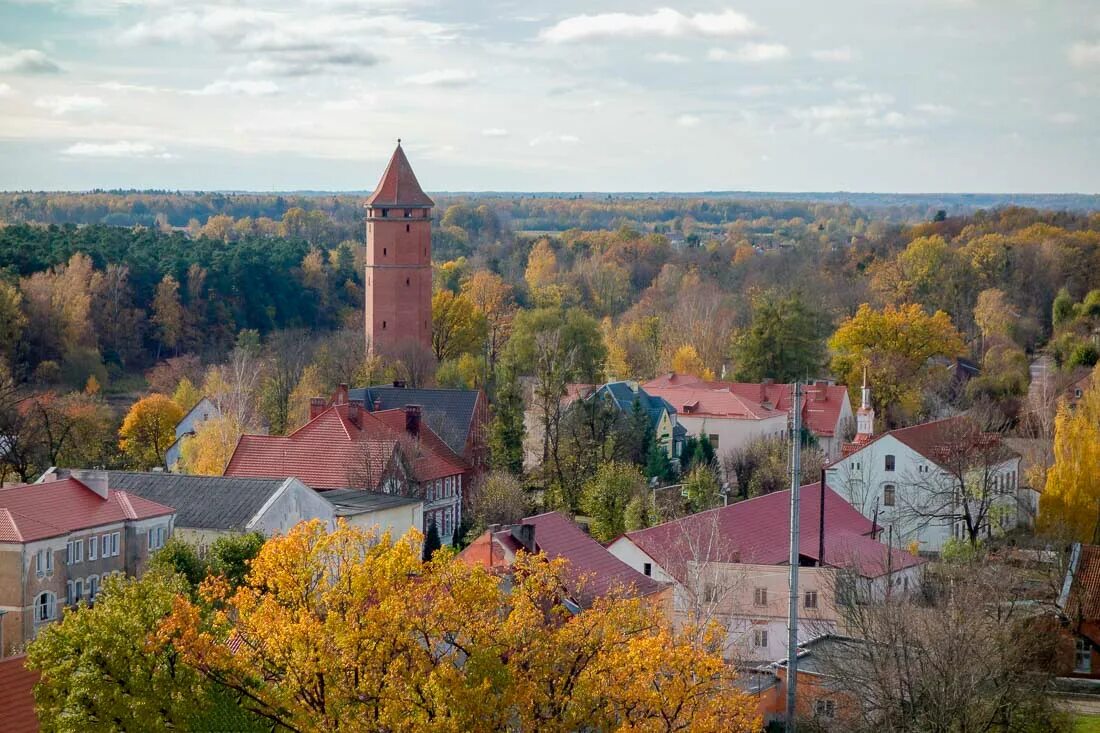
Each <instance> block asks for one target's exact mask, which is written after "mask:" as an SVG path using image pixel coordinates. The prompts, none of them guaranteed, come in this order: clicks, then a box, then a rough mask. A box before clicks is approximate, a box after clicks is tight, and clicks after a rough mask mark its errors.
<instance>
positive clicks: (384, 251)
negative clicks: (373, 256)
mask: <svg viewBox="0 0 1100 733" xmlns="http://www.w3.org/2000/svg"><path fill="white" fill-rule="evenodd" d="M382 256H383V257H385V256H386V248H385V247H383V248H382Z"/></svg>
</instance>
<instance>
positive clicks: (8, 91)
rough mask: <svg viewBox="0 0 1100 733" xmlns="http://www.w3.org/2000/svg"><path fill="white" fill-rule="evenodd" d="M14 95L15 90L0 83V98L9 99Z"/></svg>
mask: <svg viewBox="0 0 1100 733" xmlns="http://www.w3.org/2000/svg"><path fill="white" fill-rule="evenodd" d="M13 94H15V90H14V89H12V88H11V85H10V84H2V83H0V97H10V96H12V95H13Z"/></svg>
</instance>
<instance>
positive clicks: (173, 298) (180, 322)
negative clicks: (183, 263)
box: [152, 275, 184, 358]
mask: <svg viewBox="0 0 1100 733" xmlns="http://www.w3.org/2000/svg"><path fill="white" fill-rule="evenodd" d="M152 320H153V323H154V324H155V325H156V327H157V341H158V342H159V343H160V344H161V345H162V346H164V347H165V348H167V349H168V350H170V351H176V347H177V346H178V345H179V343H180V339H182V338H183V332H184V315H183V304H182V303H181V302H180V284H179V281H178V280H176V278H174V277H172V276H171V275H165V276H164V278H163V279H162V280H161V281H160V284H159V285H157V294H156V296H155V297H154V298H153V319H152ZM157 358H160V356H159V351H158V356H157Z"/></svg>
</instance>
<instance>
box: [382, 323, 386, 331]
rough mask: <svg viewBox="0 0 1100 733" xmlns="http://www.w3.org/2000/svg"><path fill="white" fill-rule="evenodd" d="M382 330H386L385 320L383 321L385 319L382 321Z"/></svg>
mask: <svg viewBox="0 0 1100 733" xmlns="http://www.w3.org/2000/svg"><path fill="white" fill-rule="evenodd" d="M382 330H383V331H385V330H386V322H385V321H382Z"/></svg>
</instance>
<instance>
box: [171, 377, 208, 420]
mask: <svg viewBox="0 0 1100 733" xmlns="http://www.w3.org/2000/svg"><path fill="white" fill-rule="evenodd" d="M201 399H202V393H201V392H199V390H198V387H196V386H195V384H194V383H193V382H192V381H191V380H190V379H188V378H187V377H184V378H183V379H181V380H180V381H179V384H177V385H176V391H175V392H173V393H172V401H173V402H175V403H176V404H177V405H179V406H180V409H181V410H183V412H184V414H187V412H189V411H190V410H191V408H192V407H194V406H195V405H197V404H199V400H201Z"/></svg>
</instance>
